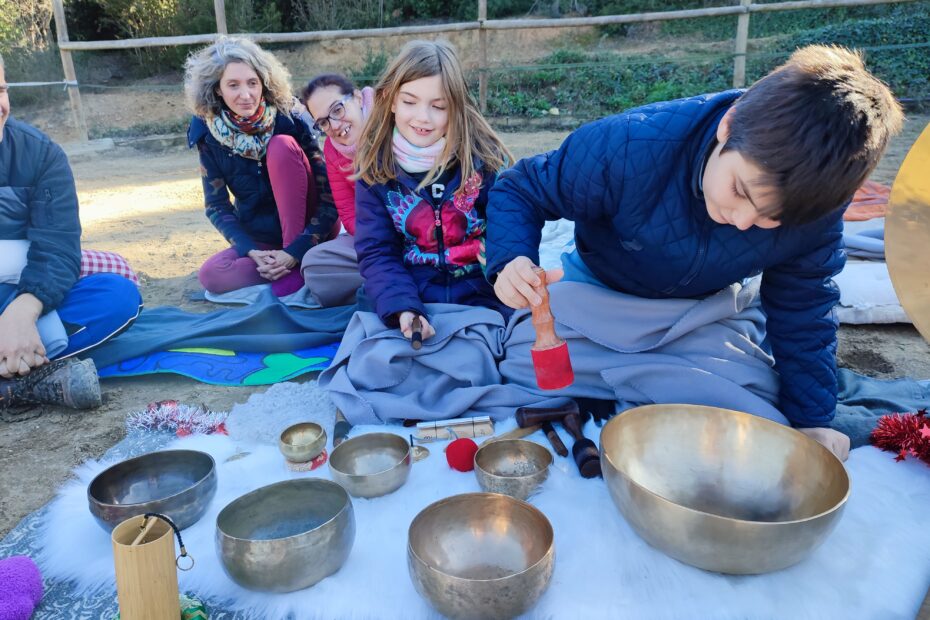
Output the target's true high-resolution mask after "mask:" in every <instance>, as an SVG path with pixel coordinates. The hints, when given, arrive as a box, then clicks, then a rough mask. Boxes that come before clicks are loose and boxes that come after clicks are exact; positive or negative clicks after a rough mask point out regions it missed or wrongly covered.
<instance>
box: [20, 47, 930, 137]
mask: <svg viewBox="0 0 930 620" xmlns="http://www.w3.org/2000/svg"><path fill="white" fill-rule="evenodd" d="M927 48H930V40H928V41H925V42H917V43H906V44H884V45H872V46H862V47H860V48H859V49H860V50H861V51H863V52H864V53H865V54H866V58H867V60H868V62H869V64H870V66H877V67H878V68H879V70H878V71H877V72H878V74H879V75H880V76H881V68H882V67H883V66H885V65H887V64H888V62H887V61H894V62H898V61H900V58H901V55H902V54H905V53H908V54H917V55H918V56H920V57H925V58H930V54H928V52H927ZM791 51H792V50H791V49H774V50H773V49H760V50H751V51H749V52H747V54H746V75H747V78H748V79H749V81H752V80H754V79H756V78H758V77H761V76H762V75H764V74H765V73H766V72H767V71H769V70H770V69H771V68H772V67H774V66H775V65H777V64H778V63H779V62H781V61H782V60H783V59H785V58H786V57H787V56H788V55H789V54H790V53H791ZM736 56H737V54H736V53H735V52H733V51H727V50H721V49H719V46H718V49H704V50H695V49H690V50H688V49H685V50H679V51H675V52H672V53H668V54H665V55H654V54H649V55H644V54H639V55H631V54H628V53H617V52H616V51H610V50H608V51H604V52H602V53H596V52H591V50H585V51H559V52H556V53H554V54H552V55H550V56H549V57H547V58H544V59H541V60H540V61H538V62H532V63H526V62H524V63H496V64H491V63H489V66H488V68H487V70H486V71H487V73H486V75H487V76H488V77H487V114H488V116H489V117H491V119H492V123H495V124H497V125H498V126H501V125H507V126H509V127H510V128H514V127H516V128H520V127H523V126H527V127H528V126H530V125H532V126H535V127H539V126H546V125H552V126H558V127H569V128H570V127H573V126H575V125H578V124H580V123H582V122H585V121H587V120H590V119H594V118H598V117H601V116H605V115H608V114H612V113H616V112H619V111H621V110H624V109H627V108H629V107H633V106H636V105H641V104H645V103H650V102H653V101H659V100H667V99H674V98H677V97H684V96H690V95H695V94H700V93H702V92H713V91H717V90H724V89H727V88H730V87H731V80H732V66H733V60H734V58H735V57H736ZM301 69H302V70H300V71H294V74H295V78H294V84H295V87H297V88H298V89H299V85H300V84H302V83H304V82H306V81H307V80H308V79H309V78H310V77H312V75H311V74H310V73H309V72H308V71H306V68H301ZM480 72H481V70H480V69H478V68H475V69H472V70H470V71H469V72H468V74H467V75H468V78H469V83H470V85H471V88H472V93H473V95H474V96H475V98H476V99H477V97H478V95H479V76H480ZM352 77H353V78H354V79H355V80H356V81H357V82H358V83H363V84H364V83H371V82H373V81H374V80H375V79H376V78H377V75H374V74H372V75H365V74H354V75H353V76H352ZM912 77H913V79H912V80H911V81H909V82H906V83H901V84H896V85H894V86H896V87H897V88H896V90H897V92H898V95H899V98H900V99H901V100H902V101H903V102H905V103H906V104H910V105H911V106H915V107H918V108H921V109H922V108H924V107H925V106H926V105H927V104H928V103H930V73H926V72H925V73H923V74H922V75H921V74H920V72H915V74H914V75H913V76H912ZM10 86H11V88H12V89H13V91H12V95H11V97H12V99H13V104H14V108H16V109H14V112H15V113H17V114H20V113H21V112H24V113H25V114H24V115H23V114H20V115H23V116H24V118H26V120H31V121H34V122H36V123H37V124H39V125H40V127H42V128H43V129H45V130H47V131H51V132H52V133H56V131H57V133H59V134H61V133H64V134H65V135H67V134H68V132H69V131H72V132H73V130H74V129H75V128H74V127H73V123H69V122H68V121H69V120H70V119H69V118H68V117H67V114H65V111H66V110H67V102H68V95H67V92H66V91H67V89H68V88H74V87H76V86H77V82H76V81H59V82H54V81H45V82H42V81H35V82H19V83H11V84H10ZM80 88H81V90H82V92H83V94H84V97H85V98H86V102H85V108H86V112H85V122H86V127H87V130H88V135H89V137H90V138H102V137H122V136H137V135H146V134H165V133H180V132H182V131H183V130H184V127H185V126H186V123H187V122H188V120H189V114H188V112H187V111H186V109H185V107H184V101H183V85H182V84H181V83H180V82H176V83H170V84H151V83H148V84H147V83H132V84H126V85H114V84H104V83H94V82H82V83H81V84H80ZM26 91H32V92H33V93H35V92H39V93H41V94H40V95H38V96H36V95H33V96H32V97H30V98H29V99H31V103H32V105H27V106H24V107H23V108H22V109H20V108H18V107H17V97H18V96H19V94H20V93H25V92H26ZM147 94H151V95H152V96H154V97H157V98H158V100H157V101H155V102H145V96H146V95H147ZM140 101H142V102H143V103H142V104H140V103H139V102H140ZM133 107H137V108H140V109H137V110H133V109H131V108H133ZM50 109H51V110H54V111H55V112H51V113H50V112H48V110H50ZM114 109H117V110H118V111H119V112H118V113H115V114H114V112H113V110H114ZM505 119H506V122H505ZM528 119H535V120H533V121H532V122H530V121H529V120H528ZM43 123H44V126H43ZM69 137H72V138H78V137H79V136H78V135H76V134H75V135H72V136H69Z"/></svg>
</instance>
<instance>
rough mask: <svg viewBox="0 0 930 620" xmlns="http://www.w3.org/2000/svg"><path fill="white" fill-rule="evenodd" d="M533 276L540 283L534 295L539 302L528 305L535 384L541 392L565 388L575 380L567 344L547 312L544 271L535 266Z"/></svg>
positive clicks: (550, 314) (547, 298)
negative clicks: (531, 325)
mask: <svg viewBox="0 0 930 620" xmlns="http://www.w3.org/2000/svg"><path fill="white" fill-rule="evenodd" d="M535 271H536V275H538V276H539V279H540V284H539V286H538V287H536V289H535V291H536V294H537V295H539V296H540V298H541V299H542V302H541V303H540V304H539V305H538V306H531V307H530V311H531V312H532V313H533V328H534V329H535V330H536V344H534V345H533V347H532V349H530V355H532V357H533V369H534V370H535V371H536V385H538V386H539V387H540V388H542V389H544V390H558V389H560V388H564V387H568V386H569V385H571V384H572V382H573V381H574V380H575V373H574V372H573V371H572V362H571V359H569V357H568V344H567V343H566V342H565V341H564V340H562V339H561V338H559V337H558V335H556V333H555V319H554V318H553V316H552V311H551V310H550V309H549V290H548V289H547V288H546V272H545V270H543V269H541V268H539V267H537V268H536V269H535Z"/></svg>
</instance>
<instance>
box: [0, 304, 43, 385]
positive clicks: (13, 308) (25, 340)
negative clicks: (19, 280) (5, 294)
mask: <svg viewBox="0 0 930 620" xmlns="http://www.w3.org/2000/svg"><path fill="white" fill-rule="evenodd" d="M41 312H42V302H40V301H39V300H38V299H36V298H35V297H34V296H32V295H31V294H29V293H24V294H22V295H20V296H19V297H17V298H16V299H14V300H13V301H12V302H10V305H9V306H7V308H6V310H4V311H3V313H2V314H0V377H4V378H6V379H9V378H11V377H13V376H15V375H27V374H29V373H30V372H31V371H32V370H33V369H34V368H38V367H39V366H41V365H42V364H46V363H48V358H47V357H46V356H45V346H44V345H43V344H42V338H40V337H39V330H38V329H37V328H36V321H37V320H38V318H39V314H41Z"/></svg>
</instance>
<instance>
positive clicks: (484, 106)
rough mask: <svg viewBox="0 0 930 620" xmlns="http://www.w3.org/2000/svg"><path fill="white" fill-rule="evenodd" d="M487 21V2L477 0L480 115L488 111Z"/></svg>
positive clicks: (486, 0)
mask: <svg viewBox="0 0 930 620" xmlns="http://www.w3.org/2000/svg"><path fill="white" fill-rule="evenodd" d="M487 19H488V0H478V59H479V63H480V64H479V69H478V105H479V107H480V108H481V113H482V114H486V113H487V111H488V31H487V30H486V29H485V27H484V22H486V21H487Z"/></svg>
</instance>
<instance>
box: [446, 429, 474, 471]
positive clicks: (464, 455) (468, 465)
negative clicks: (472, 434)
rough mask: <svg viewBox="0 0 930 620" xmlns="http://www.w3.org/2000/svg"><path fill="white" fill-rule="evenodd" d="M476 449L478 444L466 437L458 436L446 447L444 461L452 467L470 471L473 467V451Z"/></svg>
mask: <svg viewBox="0 0 930 620" xmlns="http://www.w3.org/2000/svg"><path fill="white" fill-rule="evenodd" d="M477 451H478V444H476V443H475V442H474V441H472V440H471V439H469V438H468V437H460V438H459V439H456V440H455V441H453V442H452V443H450V444H449V446H448V447H447V448H446V461H448V462H449V467H451V468H452V469H456V470H458V471H472V470H473V469H474V468H475V452H477Z"/></svg>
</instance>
